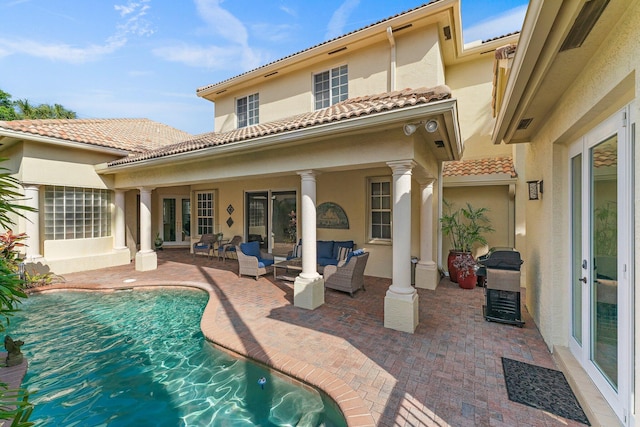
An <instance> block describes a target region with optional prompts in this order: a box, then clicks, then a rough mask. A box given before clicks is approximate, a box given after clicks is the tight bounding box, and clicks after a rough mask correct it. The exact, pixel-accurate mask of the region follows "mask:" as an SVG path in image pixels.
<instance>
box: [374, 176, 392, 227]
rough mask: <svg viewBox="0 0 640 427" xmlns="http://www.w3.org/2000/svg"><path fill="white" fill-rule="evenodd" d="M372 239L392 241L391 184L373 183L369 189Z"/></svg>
mask: <svg viewBox="0 0 640 427" xmlns="http://www.w3.org/2000/svg"><path fill="white" fill-rule="evenodd" d="M369 191H370V194H369V209H370V212H369V223H370V233H371V234H370V238H371V239H385V240H389V239H391V183H390V182H389V181H371V182H370V187H369Z"/></svg>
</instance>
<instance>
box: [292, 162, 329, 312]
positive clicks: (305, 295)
mask: <svg viewBox="0 0 640 427" xmlns="http://www.w3.org/2000/svg"><path fill="white" fill-rule="evenodd" d="M298 175H300V178H301V184H300V187H301V190H302V194H301V206H300V208H301V210H302V273H300V275H299V276H298V277H296V280H295V282H294V290H293V304H294V305H295V306H296V307H302V308H306V309H309V310H313V309H315V308H317V307H319V306H321V305H322V304H324V280H323V278H322V276H321V275H320V274H318V267H317V257H316V255H317V249H316V175H317V173H316V172H315V171H312V170H307V171H301V172H298Z"/></svg>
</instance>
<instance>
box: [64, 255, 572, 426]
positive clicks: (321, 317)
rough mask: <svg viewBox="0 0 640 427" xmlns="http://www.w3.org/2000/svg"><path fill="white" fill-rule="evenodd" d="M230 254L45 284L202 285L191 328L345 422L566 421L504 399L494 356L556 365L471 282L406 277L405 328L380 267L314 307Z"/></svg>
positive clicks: (172, 258) (165, 259) (532, 332)
mask: <svg viewBox="0 0 640 427" xmlns="http://www.w3.org/2000/svg"><path fill="white" fill-rule="evenodd" d="M237 269H238V264H237V262H236V261H234V260H227V261H226V262H222V261H218V260H216V259H213V260H211V259H208V258H207V257H204V256H198V257H196V258H195V259H194V258H193V256H192V255H191V254H190V253H189V251H188V250H186V249H166V250H163V251H159V252H158V269H157V270H152V271H144V272H141V271H136V269H135V266H134V265H133V264H130V265H126V266H119V267H111V268H107V269H102V270H93V271H89V272H83V273H72V274H67V275H65V276H64V283H60V284H56V285H52V286H53V287H82V288H85V287H88V288H99V289H112V288H117V287H121V288H123V287H124V288H130V287H134V286H156V285H171V284H174V285H192V286H198V287H200V288H203V289H205V290H208V291H209V293H210V295H211V299H210V302H209V304H208V306H207V308H206V309H205V313H204V315H203V320H202V324H201V326H202V329H203V332H204V334H205V336H206V337H207V338H208V339H209V340H211V341H213V342H215V343H216V344H218V345H220V346H222V347H224V348H227V349H230V350H232V351H234V352H237V353H240V354H242V355H245V356H249V357H250V358H253V359H256V360H258V361H259V362H262V363H265V364H267V365H270V366H272V367H275V368H276V369H278V370H281V371H283V372H285V373H287V374H292V375H295V376H297V377H299V378H301V379H303V380H304V381H306V382H308V383H310V384H315V385H319V386H320V387H321V388H323V389H324V390H325V391H327V392H328V393H329V394H330V395H331V396H332V397H333V398H334V399H335V400H337V401H338V402H339V404H340V406H341V408H342V409H343V412H345V414H346V415H347V419H348V421H349V425H350V426H356V425H358V426H363V425H375V426H394V425H397V426H423V425H424V426H489V425H491V426H518V425H519V426H572V425H574V426H577V425H582V424H579V423H577V422H575V421H571V420H567V419H563V418H559V417H557V416H555V415H552V414H549V413H547V412H544V411H542V410H537V409H533V408H531V407H528V406H525V405H522V404H518V403H514V402H512V401H510V400H509V399H508V396H507V391H506V387H505V382H504V378H503V372H502V364H501V357H508V358H511V359H516V360H519V361H523V362H527V363H531V364H534V365H538V366H543V367H548V368H551V369H557V367H556V365H555V363H554V361H553V359H552V357H551V354H550V353H549V351H548V349H547V346H546V345H545V343H544V342H543V340H542V337H541V336H540V334H539V332H538V330H537V328H536V326H535V325H534V323H533V321H532V320H531V317H530V316H529V314H528V313H527V312H526V310H523V319H524V320H525V322H526V324H525V325H524V327H523V328H517V327H514V326H510V325H504V324H497V323H489V322H486V321H485V320H484V318H483V316H482V305H483V302H484V294H483V290H482V289H481V288H476V289H473V290H464V289H461V288H459V287H458V285H457V284H454V283H451V282H449V281H448V280H447V279H446V278H445V279H443V280H442V281H441V283H440V285H439V286H438V287H437V289H436V290H425V289H417V292H418V293H419V297H420V299H421V301H422V303H421V304H420V307H419V310H420V312H419V316H420V322H419V325H418V327H417V329H416V331H415V333H413V334H411V333H406V332H399V331H396V330H392V329H389V328H385V327H384V297H385V293H386V291H387V289H388V288H389V285H390V283H391V279H380V278H374V277H370V276H366V277H365V285H366V291H364V292H363V291H358V292H357V293H356V294H355V295H354V297H353V298H351V297H350V296H349V295H348V294H345V293H341V292H337V291H332V290H327V291H326V292H325V304H324V305H322V306H320V307H318V308H317V309H315V310H305V309H301V308H298V307H295V306H294V305H293V296H294V289H293V284H290V283H287V282H282V281H275V280H274V279H273V276H272V275H269V274H268V275H266V276H263V277H262V278H260V279H259V280H257V281H256V280H254V279H253V278H247V277H243V278H238V275H237Z"/></svg>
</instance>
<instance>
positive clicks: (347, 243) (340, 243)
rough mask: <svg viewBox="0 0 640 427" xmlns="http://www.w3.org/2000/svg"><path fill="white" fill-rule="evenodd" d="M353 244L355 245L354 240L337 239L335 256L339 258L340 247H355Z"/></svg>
mask: <svg viewBox="0 0 640 427" xmlns="http://www.w3.org/2000/svg"><path fill="white" fill-rule="evenodd" d="M353 246H354V243H353V240H343V241H335V242H334V243H333V257H334V258H335V259H339V255H340V248H349V249H353Z"/></svg>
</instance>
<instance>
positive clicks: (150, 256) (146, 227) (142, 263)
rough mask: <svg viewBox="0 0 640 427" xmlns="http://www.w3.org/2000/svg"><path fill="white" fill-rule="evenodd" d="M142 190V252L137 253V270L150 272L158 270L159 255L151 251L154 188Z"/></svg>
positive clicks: (142, 188) (143, 188)
mask: <svg viewBox="0 0 640 427" xmlns="http://www.w3.org/2000/svg"><path fill="white" fill-rule="evenodd" d="M139 190H140V250H139V251H138V253H136V270H137V271H149V270H155V269H156V268H158V255H157V254H156V253H155V252H154V251H153V250H152V249H151V192H152V191H153V188H147V187H141V188H139Z"/></svg>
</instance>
